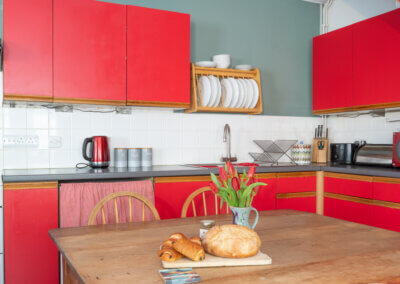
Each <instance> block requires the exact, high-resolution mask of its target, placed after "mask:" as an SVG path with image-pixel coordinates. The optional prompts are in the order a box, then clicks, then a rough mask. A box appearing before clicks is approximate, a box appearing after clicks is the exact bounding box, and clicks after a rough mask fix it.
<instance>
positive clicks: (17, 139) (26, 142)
mask: <svg viewBox="0 0 400 284" xmlns="http://www.w3.org/2000/svg"><path fill="white" fill-rule="evenodd" d="M3 145H4V147H6V148H15V147H32V148H37V147H38V145H39V137H38V136H36V135H5V136H4V137H3Z"/></svg>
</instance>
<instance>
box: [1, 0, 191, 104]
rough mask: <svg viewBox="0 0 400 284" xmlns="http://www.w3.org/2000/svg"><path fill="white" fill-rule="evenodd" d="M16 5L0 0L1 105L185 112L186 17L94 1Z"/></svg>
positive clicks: (187, 95) (56, 0)
mask: <svg viewBox="0 0 400 284" xmlns="http://www.w3.org/2000/svg"><path fill="white" fill-rule="evenodd" d="M22 2H23V3H21V1H12V0H4V22H5V25H4V100H5V101H26V102H34V101H40V102H49V103H53V102H54V103H71V104H73V103H78V104H96V105H120V106H125V105H141V106H159V107H179V108H186V107H188V106H189V103H190V85H189V84H190V15H188V14H182V13H176V12H169V11H162V10H156V9H150V8H143V7H136V6H126V5H118V4H111V3H105V2H99V1H94V0H79V1H78V0H69V1H61V0H40V1H39V2H40V5H37V3H36V2H35V5H31V2H32V1H27V0H22ZM25 2H26V3H25ZM22 4H23V5H22ZM26 19H29V21H28V20H26ZM150 23H151V24H150ZM82 27H85V28H82ZM21 35H23V36H21ZM26 47H29V48H28V50H26ZM21 58H23V59H24V60H21ZM170 62H174V64H172V65H171V64H170ZM175 63H176V64H175Z"/></svg>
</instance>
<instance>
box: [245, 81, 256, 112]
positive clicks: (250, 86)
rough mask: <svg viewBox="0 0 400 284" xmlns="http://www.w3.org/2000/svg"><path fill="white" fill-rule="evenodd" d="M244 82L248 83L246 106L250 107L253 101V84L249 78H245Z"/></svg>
mask: <svg viewBox="0 0 400 284" xmlns="http://www.w3.org/2000/svg"><path fill="white" fill-rule="evenodd" d="M243 82H244V83H245V84H246V87H247V98H246V104H245V105H244V107H245V108H249V107H250V105H251V103H252V102H253V93H254V92H253V84H251V83H250V81H249V79H243Z"/></svg>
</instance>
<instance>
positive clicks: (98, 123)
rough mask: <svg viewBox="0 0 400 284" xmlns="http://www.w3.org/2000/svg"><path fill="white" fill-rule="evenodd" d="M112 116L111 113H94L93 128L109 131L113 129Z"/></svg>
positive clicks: (92, 116) (92, 115) (92, 117)
mask: <svg viewBox="0 0 400 284" xmlns="http://www.w3.org/2000/svg"><path fill="white" fill-rule="evenodd" d="M112 115H115V114H109V113H92V114H91V128H92V129H101V130H107V129H111V118H112Z"/></svg>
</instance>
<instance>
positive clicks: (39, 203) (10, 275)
mask: <svg viewBox="0 0 400 284" xmlns="http://www.w3.org/2000/svg"><path fill="white" fill-rule="evenodd" d="M54 228H58V185H57V182H40V183H16V184H4V265H5V273H4V275H5V283H41V284H46V283H48V284H53V283H58V282H59V257H58V250H57V247H56V245H55V244H54V242H53V241H52V240H51V238H50V236H49V234H48V231H49V230H50V229H54Z"/></svg>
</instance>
